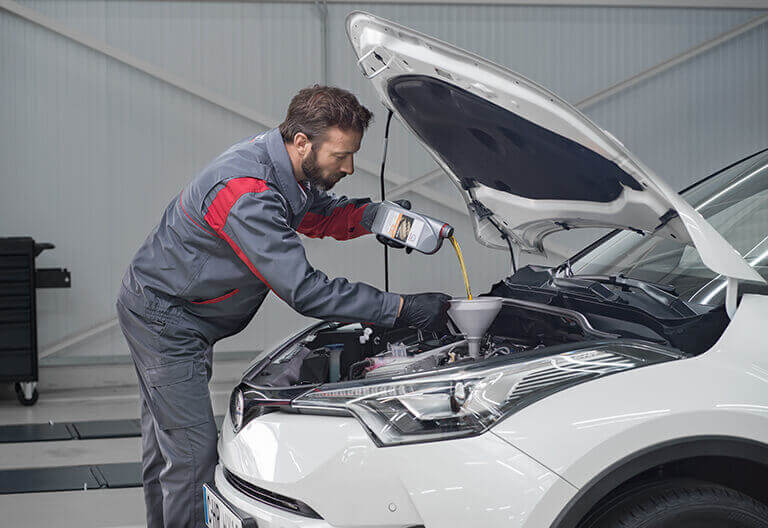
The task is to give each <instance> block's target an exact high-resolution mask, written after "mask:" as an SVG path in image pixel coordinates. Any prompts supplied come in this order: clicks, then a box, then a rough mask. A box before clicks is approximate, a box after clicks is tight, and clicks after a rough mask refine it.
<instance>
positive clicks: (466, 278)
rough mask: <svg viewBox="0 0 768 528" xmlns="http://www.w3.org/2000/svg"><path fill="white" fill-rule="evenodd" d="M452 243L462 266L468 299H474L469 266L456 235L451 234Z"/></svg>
mask: <svg viewBox="0 0 768 528" xmlns="http://www.w3.org/2000/svg"><path fill="white" fill-rule="evenodd" d="M451 244H452V245H453V249H454V250H455V251H456V257H458V259H459V266H460V267H461V276H462V277H463V278H464V288H466V290H467V299H469V300H470V301H471V300H472V291H471V290H470V289H469V277H468V276H467V266H466V265H465V264H464V255H462V254H461V247H459V242H458V241H457V240H456V236H455V235H451Z"/></svg>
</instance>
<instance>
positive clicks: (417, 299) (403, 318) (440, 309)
mask: <svg viewBox="0 0 768 528" xmlns="http://www.w3.org/2000/svg"><path fill="white" fill-rule="evenodd" d="M449 300H450V297H449V296H448V295H445V294H444V293H417V294H415V295H403V296H402V302H401V305H400V312H399V314H398V316H397V319H396V320H395V327H403V326H412V327H415V328H421V329H422V330H427V331H448V328H447V326H446V318H447V315H446V312H447V311H448V308H449V304H448V301H449Z"/></svg>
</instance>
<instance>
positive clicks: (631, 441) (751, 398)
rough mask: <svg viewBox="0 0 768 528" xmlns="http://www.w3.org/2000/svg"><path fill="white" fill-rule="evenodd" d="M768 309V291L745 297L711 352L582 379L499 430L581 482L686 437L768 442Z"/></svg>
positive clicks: (497, 428)
mask: <svg viewBox="0 0 768 528" xmlns="http://www.w3.org/2000/svg"><path fill="white" fill-rule="evenodd" d="M766 316H768V297H766V296H761V295H745V296H744V297H743V299H742V301H741V304H740V306H739V308H738V309H737V311H736V314H735V317H734V319H733V320H732V321H731V322H730V324H729V325H728V328H727V329H726V331H725V332H724V334H723V336H722V337H721V339H720V340H719V341H718V342H717V343H716V344H715V346H713V347H712V348H711V349H710V350H709V351H707V352H705V353H704V354H701V355H699V356H697V357H693V358H689V359H684V360H681V361H671V362H668V363H661V364H658V365H653V366H649V367H646V368H642V369H636V370H630V371H627V372H622V373H619V374H616V375H613V376H608V377H606V378H602V379H598V380H594V381H590V382H588V383H583V384H581V385H577V386H575V387H572V388H570V389H566V390H564V391H561V392H558V393H556V394H553V395H551V396H549V397H547V398H545V399H543V400H541V401H539V402H537V403H535V404H533V405H531V406H529V407H527V408H525V409H523V410H521V411H520V412H518V413H516V414H514V415H512V416H510V417H509V418H507V419H506V420H505V421H503V422H501V423H499V424H497V425H496V426H495V427H494V428H493V429H492V431H493V433H494V434H496V435H498V436H499V437H501V438H504V439H505V440H507V441H508V442H510V443H511V444H512V445H514V446H516V447H518V448H520V449H521V450H522V451H524V452H525V453H527V454H528V455H530V456H532V457H533V458H534V459H536V460H537V461H539V462H541V463H542V464H544V465H546V466H547V467H549V468H551V469H552V470H553V471H555V472H556V473H558V474H559V475H560V476H562V477H563V478H564V479H566V480H567V481H568V482H570V483H572V484H573V485H574V486H577V487H582V486H584V485H585V484H587V483H588V482H589V481H590V480H591V479H592V478H593V477H595V476H596V475H598V474H600V473H601V472H602V471H603V470H605V469H606V468H608V467H610V466H611V465H612V464H614V463H616V462H618V461H620V460H622V459H624V458H625V457H627V456H628V455H629V454H632V453H636V452H639V451H642V450H644V449H646V448H648V447H649V446H654V445H658V444H662V443H664V442H668V441H672V440H676V439H682V438H690V437H702V438H704V437H713V436H718V437H732V438H740V439H744V440H752V441H755V442H758V443H761V444H764V445H767V446H768V356H767V355H766V350H768V334H766V333H764V332H757V331H755V329H757V328H760V327H761V326H763V325H764V321H765V320H766ZM607 395H611V397H606V396H607ZM563 438H567V439H568V449H562V445H563V444H562V441H563Z"/></svg>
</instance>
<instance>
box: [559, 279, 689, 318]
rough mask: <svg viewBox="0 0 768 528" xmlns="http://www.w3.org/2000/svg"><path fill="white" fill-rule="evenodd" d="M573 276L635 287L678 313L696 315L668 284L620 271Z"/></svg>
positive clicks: (602, 282)
mask: <svg viewBox="0 0 768 528" xmlns="http://www.w3.org/2000/svg"><path fill="white" fill-rule="evenodd" d="M573 278H575V279H576V278H578V279H581V280H588V281H595V282H599V283H601V284H612V285H615V286H622V287H626V288H637V289H638V290H640V291H642V292H643V293H644V294H646V295H647V296H648V297H650V298H651V299H653V300H654V301H656V302H658V303H659V304H663V305H664V306H666V307H668V308H671V309H673V310H675V311H676V312H678V313H679V314H680V315H683V316H691V315H696V312H694V311H693V310H692V309H691V308H690V306H688V305H687V304H685V303H684V302H681V301H680V300H679V298H678V296H677V292H676V291H675V287H674V286H670V285H668V284H658V283H655V282H648V281H643V280H640V279H630V278H629V277H625V276H624V275H622V274H620V273H619V274H618V275H574V276H573Z"/></svg>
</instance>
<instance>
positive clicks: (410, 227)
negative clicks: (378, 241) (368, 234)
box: [383, 211, 424, 247]
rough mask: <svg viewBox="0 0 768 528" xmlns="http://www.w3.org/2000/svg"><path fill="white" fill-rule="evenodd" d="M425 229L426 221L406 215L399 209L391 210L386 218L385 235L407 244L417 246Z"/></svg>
mask: <svg viewBox="0 0 768 528" xmlns="http://www.w3.org/2000/svg"><path fill="white" fill-rule="evenodd" d="M423 229H424V221H423V220H419V219H418V218H413V217H411V216H407V215H404V214H402V213H400V212H398V211H389V213H387V218H386V220H384V233H383V234H384V235H385V236H388V237H389V238H391V239H393V240H397V241H398V242H402V243H404V244H405V245H407V246H411V247H416V245H417V244H418V243H419V237H420V236H421V232H422V231H423Z"/></svg>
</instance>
